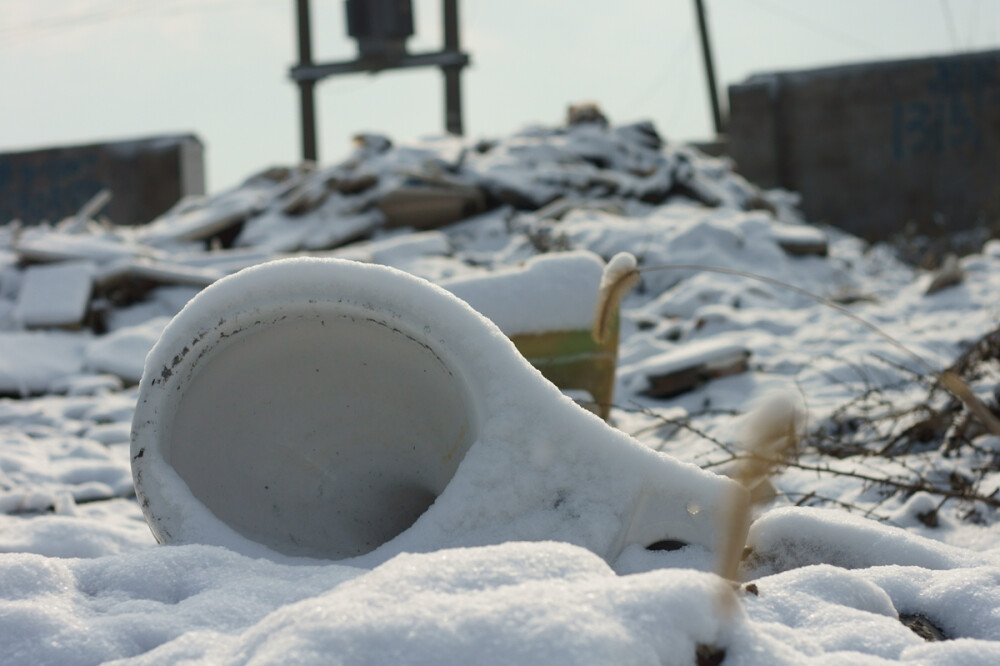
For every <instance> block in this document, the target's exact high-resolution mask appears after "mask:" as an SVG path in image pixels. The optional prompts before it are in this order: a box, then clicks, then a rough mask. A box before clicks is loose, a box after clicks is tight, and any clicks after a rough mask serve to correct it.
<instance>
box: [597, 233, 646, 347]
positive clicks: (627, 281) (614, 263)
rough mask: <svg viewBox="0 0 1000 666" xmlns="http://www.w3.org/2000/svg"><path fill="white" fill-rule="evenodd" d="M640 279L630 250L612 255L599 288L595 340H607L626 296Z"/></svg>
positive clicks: (601, 341) (600, 341)
mask: <svg viewBox="0 0 1000 666" xmlns="http://www.w3.org/2000/svg"><path fill="white" fill-rule="evenodd" d="M638 281H639V269H638V268H636V260H635V257H634V256H633V255H631V254H629V253H628V252H619V253H618V254H616V255H615V256H613V257H611V261H609V262H608V265H607V266H605V267H604V274H603V275H601V286H600V287H599V288H598V290H597V311H596V312H595V313H594V324H593V328H592V329H591V331H590V334H591V336H592V337H593V338H594V341H595V342H598V343H603V342H605V341H607V339H608V336H609V335H610V334H611V326H612V323H613V322H614V319H615V316H616V314H617V312H618V307H619V306H620V305H621V302H622V298H624V297H625V294H627V293H628V292H629V291H630V290H631V289H632V287H634V286H635V284H636V283H637V282H638Z"/></svg>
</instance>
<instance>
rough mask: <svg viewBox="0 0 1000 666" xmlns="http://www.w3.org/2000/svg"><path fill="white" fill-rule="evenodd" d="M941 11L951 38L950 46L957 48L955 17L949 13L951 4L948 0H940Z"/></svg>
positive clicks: (953, 48)
mask: <svg viewBox="0 0 1000 666" xmlns="http://www.w3.org/2000/svg"><path fill="white" fill-rule="evenodd" d="M939 4H940V6H941V13H942V14H944V23H945V26H947V28H948V37H949V38H950V39H951V48H952V50H955V49H956V48H958V34H957V33H956V32H955V18H954V17H953V16H952V15H951V6H950V5H949V4H948V0H940V3H939Z"/></svg>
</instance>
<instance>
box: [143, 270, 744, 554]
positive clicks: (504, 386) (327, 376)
mask: <svg viewBox="0 0 1000 666" xmlns="http://www.w3.org/2000/svg"><path fill="white" fill-rule="evenodd" d="M132 468H133V476H134V480H135V486H136V492H137V495H138V497H139V500H140V502H141V505H142V507H143V511H144V513H145V515H146V519H147V521H148V522H149V525H150V527H151V529H152V531H153V533H154V535H155V536H156V538H157V540H159V541H160V542H161V543H207V544H217V545H223V546H227V547H230V548H233V549H235V550H237V551H240V552H244V553H247V554H259V555H266V556H275V555H276V554H277V553H280V554H283V555H292V556H311V557H322V558H331V559H338V560H343V559H348V558H355V557H359V556H360V557H362V560H363V561H365V562H372V561H381V560H384V559H387V558H389V557H391V556H393V555H395V554H397V553H399V552H403V551H430V550H435V549H439V548H445V547H457V546H474V545H482V544H488V543H499V542H503V541H512V540H547V539H553V540H561V541H568V542H571V543H576V544H578V545H582V546H584V547H587V548H589V549H591V550H593V551H594V552H596V553H597V554H599V555H601V556H602V557H604V558H605V559H607V560H609V561H614V559H615V558H617V556H618V555H619V554H620V553H621V551H622V550H623V549H624V548H625V547H626V546H628V545H632V544H637V545H640V546H646V545H649V544H652V543H654V542H658V541H663V540H675V541H681V542H684V543H690V544H696V545H699V546H701V547H704V548H707V549H709V550H715V549H716V545H717V543H718V542H719V541H720V540H719V536H718V534H717V533H718V529H717V524H718V520H717V519H718V516H719V514H720V512H721V511H723V510H725V508H726V507H728V506H730V505H731V503H732V501H733V498H734V496H733V493H737V494H738V493H744V492H745V491H743V490H742V489H741V488H739V487H738V486H736V484H734V483H733V482H731V481H729V480H728V479H724V478H721V477H718V476H715V475H713V474H710V473H707V472H704V471H702V470H699V469H698V468H697V467H695V466H692V465H688V464H682V463H680V462H677V461H676V460H674V459H672V458H670V457H669V456H666V455H664V454H659V453H656V452H654V451H651V450H649V449H647V448H645V447H643V446H642V445H641V444H639V443H638V442H636V441H635V440H633V439H631V438H629V437H628V436H626V435H624V434H623V433H621V432H619V431H617V430H615V429H613V428H611V427H609V426H607V425H606V424H605V423H604V422H603V421H601V420H600V419H599V418H597V417H595V416H593V415H592V414H590V413H589V412H587V411H586V410H584V409H582V408H580V407H578V406H577V405H576V404H574V403H573V402H572V401H571V400H570V399H568V398H566V397H565V396H563V395H562V394H561V393H560V391H559V390H558V389H557V388H556V387H555V386H553V385H552V384H551V383H549V382H548V381H547V380H545V379H544V378H543V377H542V376H541V375H540V374H539V373H538V371H537V370H535V369H534V368H533V367H532V366H531V365H530V364H528V363H527V362H526V361H525V360H524V359H523V358H522V357H521V355H520V354H518V352H517V350H516V349H515V348H514V346H513V345H512V343H511V342H510V341H509V340H508V339H507V338H506V337H505V336H504V335H503V334H502V333H501V332H500V331H499V329H497V327H496V326H494V325H493V323H492V322H490V321H489V320H488V319H486V318H485V317H483V316H482V315H480V314H479V313H477V312H476V311H475V310H473V309H472V308H471V307H469V306H468V305H467V304H466V303H464V302H463V301H461V300H459V299H458V298H457V297H455V296H453V295H452V294H450V293H448V292H446V291H444V290H443V289H440V288H439V287H437V286H435V285H433V284H430V283H428V282H426V281H424V280H421V279H419V278H415V277H413V276H410V275H408V274H405V273H402V272H400V271H397V270H394V269H390V268H386V267H384V266H375V265H366V264H360V263H356V262H350V261H342V260H334V259H289V260H282V261H276V262H271V263H268V264H264V265H261V266H257V267H254V268H250V269H246V270H244V271H241V272H240V273H237V274H236V275H233V276H230V277H228V278H225V279H223V280H220V281H219V282H217V283H215V284H214V285H212V286H210V287H209V288H207V289H205V290H204V291H203V292H201V293H200V294H199V295H198V296H197V297H196V298H194V299H193V300H192V301H191V302H190V303H189V304H188V305H187V307H185V308H184V310H183V311H182V312H181V313H180V314H178V315H177V316H176V317H175V318H174V320H173V321H172V322H171V323H170V324H169V325H168V326H167V328H166V329H165V330H164V332H163V335H162V337H161V338H160V340H159V341H158V343H157V344H156V346H155V347H154V348H153V350H152V351H151V352H150V354H149V356H148V357H147V359H146V366H145V371H144V374H143V378H142V382H141V383H140V393H139V401H138V405H137V408H136V414H135V420H134V422H133V432H132ZM741 497H743V496H742V495H738V496H737V501H739V499H738V498H741ZM359 561H360V560H359Z"/></svg>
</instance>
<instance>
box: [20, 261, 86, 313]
mask: <svg viewBox="0 0 1000 666" xmlns="http://www.w3.org/2000/svg"><path fill="white" fill-rule="evenodd" d="M94 270H95V266H94V264H93V263H91V262H87V261H72V262H63V263H60V264H39V265H35V266H28V267H27V268H26V269H25V270H24V275H23V277H22V280H21V290H20V293H19V294H18V298H17V305H16V306H15V308H14V318H15V320H16V321H18V322H20V323H21V325H22V326H25V327H27V328H40V327H45V326H58V327H66V328H75V327H78V326H80V325H81V324H82V323H83V320H84V318H85V317H86V315H87V309H88V306H89V304H90V294H91V291H92V288H93V280H94Z"/></svg>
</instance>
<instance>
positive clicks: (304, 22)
mask: <svg viewBox="0 0 1000 666" xmlns="http://www.w3.org/2000/svg"><path fill="white" fill-rule="evenodd" d="M296 10H297V12H296V14H297V16H298V28H299V66H308V65H311V64H313V62H312V29H311V28H310V25H309V0H296ZM298 84H299V102H300V106H301V110H302V159H303V160H304V161H305V160H308V161H311V162H316V161H317V160H318V159H319V153H318V150H317V148H316V99H315V97H314V96H313V88H314V87H315V85H316V82H315V81H312V80H299V81H298Z"/></svg>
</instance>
